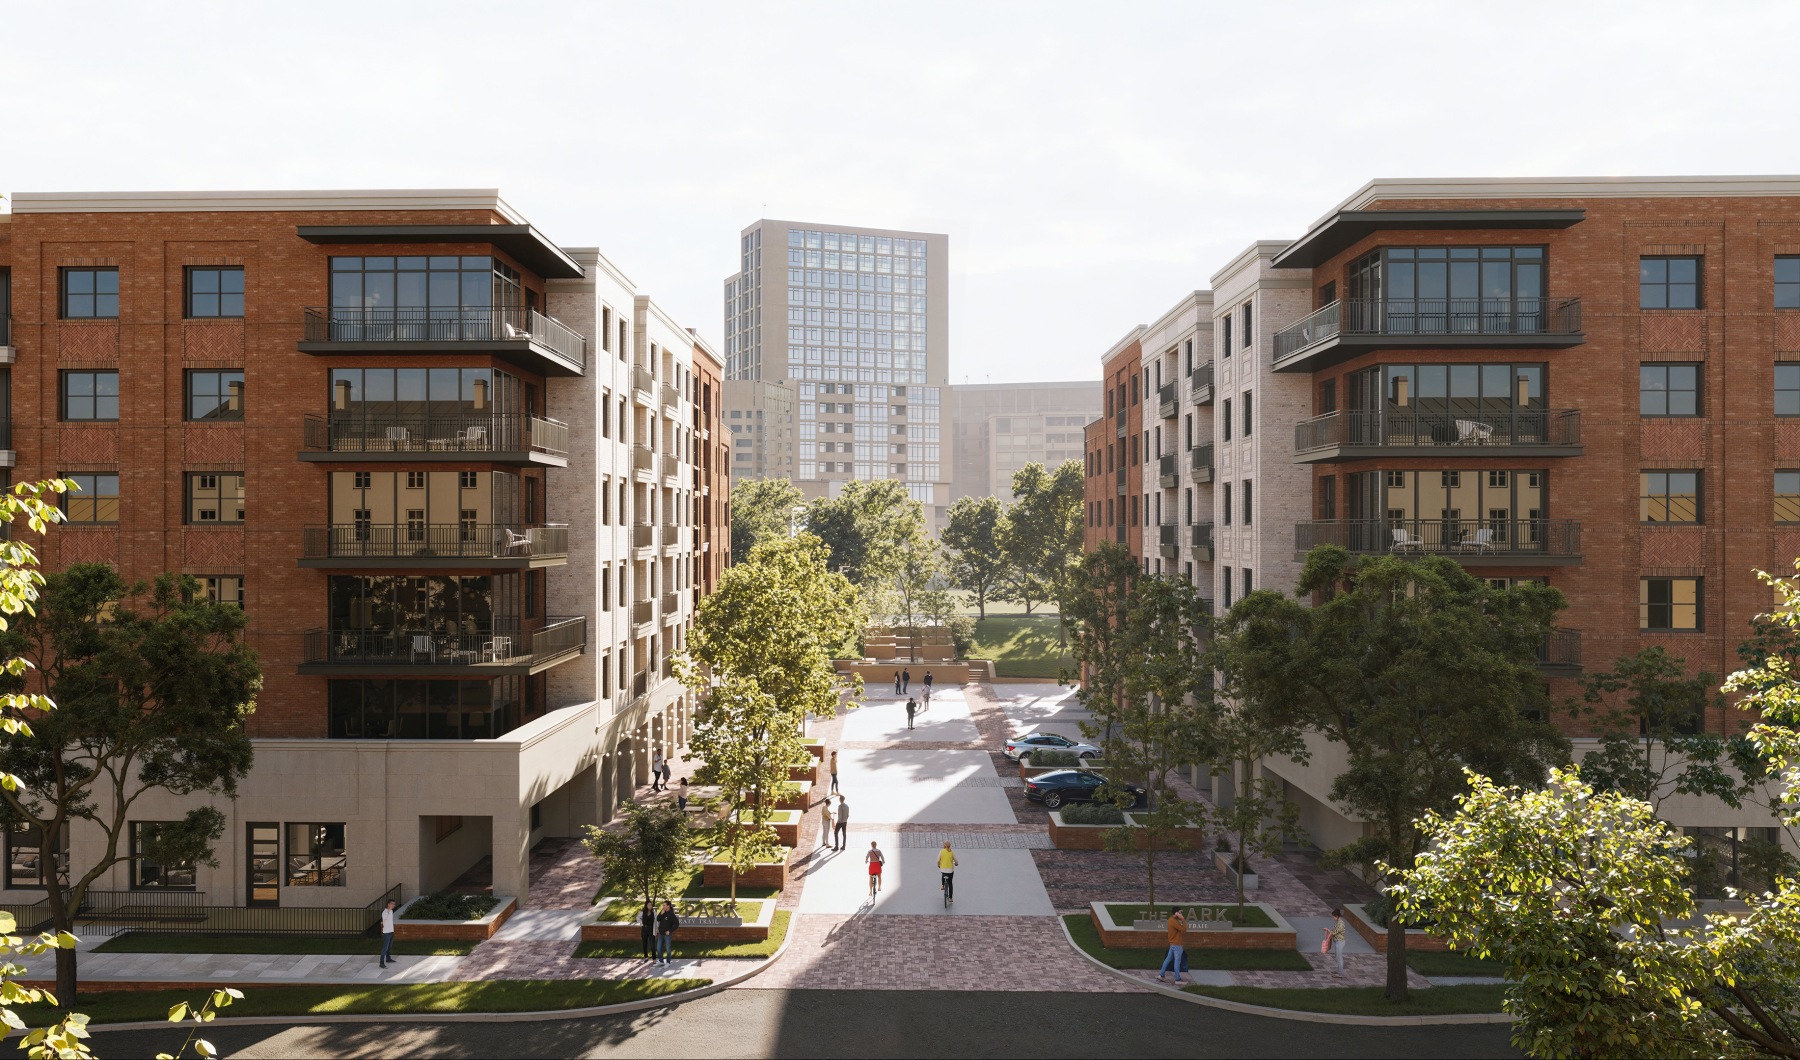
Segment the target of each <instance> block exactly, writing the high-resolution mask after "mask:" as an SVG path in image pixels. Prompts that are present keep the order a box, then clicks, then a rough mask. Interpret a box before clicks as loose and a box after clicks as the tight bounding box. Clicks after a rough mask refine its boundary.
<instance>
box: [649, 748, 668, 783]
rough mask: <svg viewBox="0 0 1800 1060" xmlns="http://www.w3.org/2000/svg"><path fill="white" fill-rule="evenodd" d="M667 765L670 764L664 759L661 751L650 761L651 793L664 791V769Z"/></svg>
mask: <svg viewBox="0 0 1800 1060" xmlns="http://www.w3.org/2000/svg"><path fill="white" fill-rule="evenodd" d="M667 764H668V762H667V761H666V760H665V759H664V758H663V756H662V752H661V751H658V752H656V757H655V758H652V759H650V790H651V791H661V790H662V778H663V767H664V766H665V765H667Z"/></svg>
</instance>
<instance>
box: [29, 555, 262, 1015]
mask: <svg viewBox="0 0 1800 1060" xmlns="http://www.w3.org/2000/svg"><path fill="white" fill-rule="evenodd" d="M244 622H245V619H244V612H243V611H242V610H241V609H239V608H237V607H235V606H231V605H228V604H215V603H211V602H209V601H207V599H206V597H205V594H204V593H202V592H200V588H199V584H198V583H197V582H196V581H195V580H194V579H193V578H190V577H186V576H185V575H171V574H164V575H161V576H159V577H158V578H157V579H156V581H155V582H154V583H153V584H151V585H149V586H146V585H144V584H141V583H139V584H127V583H126V582H125V581H124V579H122V578H121V577H120V576H119V574H118V572H117V571H115V570H114V569H113V568H112V567H110V566H108V565H106V564H104V563H84V564H76V565H74V566H72V567H70V568H68V569H67V570H65V571H62V572H60V573H56V574H52V575H49V576H48V577H47V578H46V579H45V582H44V587H43V590H42V595H41V600H40V606H39V607H38V608H37V611H36V613H35V614H27V615H24V616H21V617H20V618H19V619H18V620H17V621H15V622H14V623H13V624H12V626H11V628H9V629H8V630H7V631H6V633H5V635H4V638H3V640H0V643H3V645H4V649H5V654H7V655H9V656H23V657H25V658H26V659H28V660H29V661H30V662H31V664H32V665H34V666H36V667H37V668H38V669H39V670H40V671H41V672H42V674H43V684H44V687H45V688H46V689H47V690H48V691H49V693H50V695H51V697H52V698H53V699H54V700H55V701H56V709H55V710H54V711H51V712H49V713H46V714H43V715H41V716H40V717H37V718H35V719H34V723H33V725H32V732H31V735H30V736H28V737H22V738H20V739H17V740H13V741H11V742H9V743H7V744H6V745H5V746H4V747H0V770H4V771H5V772H7V773H10V774H12V775H13V776H15V777H16V778H18V782H19V783H18V786H17V787H16V788H14V787H12V786H10V785H9V786H7V787H4V788H0V814H3V815H4V817H5V818H6V819H7V820H8V821H9V822H13V823H23V824H28V825H32V826H35V827H36V828H38V829H39V830H40V831H41V834H42V836H43V841H44V847H45V850H46V851H55V850H59V849H67V846H66V837H67V836H68V834H69V829H70V825H71V823H72V822H73V821H76V820H82V821H87V822H89V823H91V824H93V825H94V826H95V827H96V828H98V829H99V831H100V833H101V836H102V837H103V840H104V841H103V842H102V843H100V844H98V846H97V849H94V848H90V849H94V852H93V854H92V855H91V856H90V857H89V858H88V860H87V863H86V864H84V865H81V866H71V867H69V868H68V869H67V871H66V874H65V873H61V872H56V871H52V870H51V869H50V868H49V865H50V860H49V859H48V858H47V859H46V881H45V882H46V884H47V888H46V892H45V894H46V898H47V899H48V902H49V906H50V918H51V921H52V923H53V924H54V925H55V927H56V929H57V930H58V931H68V930H70V929H71V928H72V927H73V926H74V918H75V912H76V910H78V909H79V908H81V905H82V902H83V900H84V898H85V896H86V894H87V892H88V889H89V888H90V887H92V886H93V884H94V882H95V881H96V880H98V879H99V878H100V877H101V876H102V875H103V874H105V873H106V872H107V870H109V869H111V868H112V867H113V866H115V865H117V864H119V863H121V862H124V861H126V860H128V859H129V858H130V857H131V856H132V851H131V850H130V847H129V844H128V842H127V837H126V834H125V832H126V828H127V824H128V821H129V820H130V819H131V818H132V817H133V816H135V815H134V814H133V812H132V808H133V807H134V806H135V805H136V804H137V802H138V800H139V799H141V798H143V797H144V796H145V795H147V794H150V793H152V792H167V793H169V794H173V795H193V794H205V795H211V796H215V797H219V798H231V797H234V796H235V795H236V793H237V782H238V780H239V779H241V778H242V777H243V776H244V775H245V774H246V773H248V772H249V771H250V760H251V746H250V739H249V737H248V736H247V735H246V734H245V732H244V721H245V719H246V718H248V717H249V715H250V713H251V711H252V710H254V709H255V697H256V692H257V690H258V689H259V688H260V687H261V685H262V675H261V671H260V670H259V669H258V666H257V661H256V654H255V652H253V651H251V650H250V648H248V647H246V646H245V645H244V643H243V641H242V637H243V632H244ZM12 681H13V687H12V688H10V689H9V691H21V690H22V689H23V683H22V680H21V679H20V676H19V675H13V676H12ZM224 827H225V818H224V815H223V814H222V813H220V812H219V811H218V810H217V809H216V808H214V807H212V806H202V807H197V808H195V809H193V810H190V811H188V813H187V814H186V816H185V817H184V818H183V819H182V820H181V821H177V822H172V823H170V824H166V825H163V826H162V827H160V828H158V829H156V830H155V832H154V837H153V839H152V840H151V842H150V844H149V848H148V849H140V851H139V853H143V854H147V855H148V856H149V857H151V858H152V859H154V860H156V861H159V862H162V863H164V864H180V863H189V864H206V865H212V864H216V862H215V861H214V860H213V857H212V844H213V843H214V842H215V841H217V840H218V838H219V836H220V835H221V834H223V831H224ZM56 981H57V992H58V994H60V995H62V996H64V997H65V998H72V997H74V996H75V991H76V963H75V951H74V950H72V949H69V950H59V951H57V961H56Z"/></svg>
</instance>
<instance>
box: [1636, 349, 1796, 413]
mask: <svg viewBox="0 0 1800 1060" xmlns="http://www.w3.org/2000/svg"><path fill="white" fill-rule="evenodd" d="M1677 368H1685V369H1689V370H1691V371H1692V372H1693V373H1694V386H1693V390H1692V391H1691V393H1692V394H1693V395H1694V411H1692V412H1671V411H1669V409H1670V408H1672V407H1673V406H1674V402H1673V400H1672V397H1673V396H1674V395H1676V394H1686V393H1690V391H1689V390H1687V389H1685V388H1680V389H1678V388H1676V387H1675V386H1674V385H1673V383H1672V381H1671V378H1670V377H1671V374H1672V373H1671V369H1677ZM1700 369H1701V365H1699V364H1698V363H1693V362H1680V361H1669V362H1661V361H1658V362H1648V363H1643V364H1639V365H1638V415H1639V416H1643V417H1645V418H1647V419H1698V418H1700V417H1702V416H1704V415H1706V377H1705V375H1704V373H1702V372H1701V370H1700ZM1646 373H1648V374H1650V375H1661V376H1662V383H1663V385H1662V387H1661V388H1660V389H1655V390H1646V389H1645V388H1644V382H1645V376H1646ZM1797 389H1800V388H1797ZM1646 395H1660V396H1661V401H1662V408H1663V411H1661V412H1646V411H1645V410H1644V408H1645V401H1646ZM1797 414H1800V413H1797Z"/></svg>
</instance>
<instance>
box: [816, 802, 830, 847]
mask: <svg viewBox="0 0 1800 1060" xmlns="http://www.w3.org/2000/svg"><path fill="white" fill-rule="evenodd" d="M829 842H831V796H829V795H827V796H825V801H824V802H822V803H820V804H819V845H820V846H824V845H825V844H826V843H829Z"/></svg>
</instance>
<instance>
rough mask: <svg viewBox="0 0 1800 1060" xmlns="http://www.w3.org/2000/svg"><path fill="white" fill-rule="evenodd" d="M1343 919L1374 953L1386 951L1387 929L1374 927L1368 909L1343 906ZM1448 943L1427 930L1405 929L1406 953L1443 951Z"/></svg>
mask: <svg viewBox="0 0 1800 1060" xmlns="http://www.w3.org/2000/svg"><path fill="white" fill-rule="evenodd" d="M1344 921H1345V923H1347V924H1349V925H1350V927H1351V929H1352V930H1354V931H1355V932H1356V933H1357V934H1358V935H1361V936H1362V937H1363V941H1364V942H1366V943H1368V944H1369V945H1370V946H1373V947H1374V948H1375V952H1376V953H1386V952H1387V951H1388V929H1387V928H1384V927H1376V926H1375V922H1374V921H1373V920H1370V919H1369V911H1368V910H1367V909H1364V908H1363V907H1362V906H1360V905H1347V906H1344ZM1449 949H1450V944H1449V943H1447V942H1445V941H1444V940H1443V939H1441V938H1438V937H1437V936H1436V935H1432V934H1430V933H1428V932H1425V931H1421V930H1419V929H1418V928H1407V929H1406V952H1408V953H1445V952H1448V951H1449Z"/></svg>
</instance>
